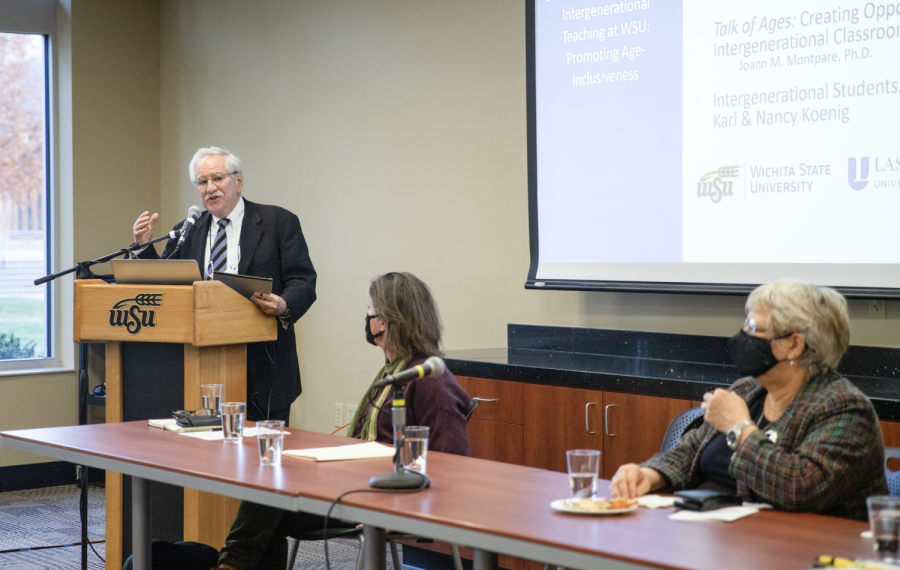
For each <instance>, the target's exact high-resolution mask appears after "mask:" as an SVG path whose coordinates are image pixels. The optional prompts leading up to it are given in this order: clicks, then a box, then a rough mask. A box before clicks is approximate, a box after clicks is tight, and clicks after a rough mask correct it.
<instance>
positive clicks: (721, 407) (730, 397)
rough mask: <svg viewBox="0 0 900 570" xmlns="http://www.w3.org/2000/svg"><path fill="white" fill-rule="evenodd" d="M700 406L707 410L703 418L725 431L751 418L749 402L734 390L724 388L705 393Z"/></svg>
mask: <svg viewBox="0 0 900 570" xmlns="http://www.w3.org/2000/svg"><path fill="white" fill-rule="evenodd" d="M700 407H701V408H703V411H704V412H706V415H705V416H704V417H703V419H705V420H706V422H707V423H709V424H710V425H711V426H713V427H714V428H716V429H717V430H719V431H721V432H723V433H724V432H726V431H728V430H729V429H731V428H732V427H733V426H734V425H735V424H737V423H738V422H741V421H743V420H749V419H750V410H749V409H748V408H747V403H746V402H744V400H743V399H741V397H740V396H738V395H737V394H735V393H734V392H729V391H728V390H723V389H722V388H716V390H715V391H714V392H707V393H706V394H703V403H702V404H700Z"/></svg>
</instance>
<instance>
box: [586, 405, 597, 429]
mask: <svg viewBox="0 0 900 570" xmlns="http://www.w3.org/2000/svg"><path fill="white" fill-rule="evenodd" d="M596 403H597V402H588V403H587V404H585V405H584V431H586V432H588V433H590V434H593V433H594V432H592V431H591V416H590V414H589V413H588V410H590V409H591V406H593V405H594V404H596Z"/></svg>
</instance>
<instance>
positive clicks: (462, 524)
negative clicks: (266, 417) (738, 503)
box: [0, 422, 872, 570]
mask: <svg viewBox="0 0 900 570" xmlns="http://www.w3.org/2000/svg"><path fill="white" fill-rule="evenodd" d="M289 433H290V435H288V436H286V437H285V448H286V449H301V448H312V447H324V446H332V445H344V444H350V443H354V440H350V439H347V438H344V437H337V436H330V435H325V434H319V433H313V432H307V431H300V430H294V429H291V430H289ZM255 439H256V438H244V442H243V444H240V445H230V444H225V443H222V442H210V441H203V440H200V439H195V438H191V437H183V436H180V435H177V434H175V433H172V432H166V431H162V430H159V429H155V428H150V427H148V426H147V424H146V422H126V423H115V424H99V425H86V426H72V427H58V428H45V429H31V430H18V431H7V432H0V445H2V447H7V448H10V449H16V450H20V451H26V452H30V453H35V454H37V455H42V456H46V457H52V458H54V459H57V460H61V461H69V462H72V463H78V464H81V465H87V466H90V467H97V468H101V469H107V470H111V471H117V472H120V473H124V474H126V475H131V476H132V477H133V479H132V481H133V492H134V497H135V498H134V500H135V508H134V517H135V522H134V525H133V533H134V539H133V544H134V545H135V568H136V570H142V569H141V567H140V566H143V565H144V564H145V563H146V561H147V560H149V542H150V541H149V538H150V537H149V536H148V534H149V531H148V530H147V529H148V525H147V524H146V523H147V518H148V515H149V513H147V512H146V509H145V508H143V507H142V505H143V503H142V502H141V501H142V498H143V496H144V494H145V491H146V487H147V481H148V480H151V481H161V482H164V483H169V484H173V485H180V486H184V487H191V488H195V489H202V490H204V491H209V492H212V493H218V494H222V495H227V496H231V497H235V498H239V499H243V500H248V501H253V502H257V503H262V504H266V505H271V506H274V507H279V508H283V509H289V510H295V511H298V510H299V511H307V512H311V513H317V514H325V512H326V511H327V510H328V507H329V505H330V503H331V501H333V500H334V499H335V498H336V497H337V496H338V495H340V494H341V493H343V492H345V491H349V490H351V489H368V488H369V487H368V480H369V477H370V476H372V475H375V474H379V473H384V472H388V471H390V470H391V467H392V465H391V461H390V459H388V458H381V459H365V460H356V461H340V462H328V463H314V462H307V461H302V460H297V459H291V458H288V457H285V458H284V460H283V464H282V466H281V467H274V468H273V467H262V466H260V465H259V458H258V452H257V444H256V440H255ZM428 475H429V477H430V478H431V482H432V486H431V488H430V489H427V490H425V491H422V492H419V493H413V494H375V493H359V494H352V495H349V496H347V497H345V498H344V499H342V500H341V503H340V505H339V506H337V507H335V509H334V511H333V512H332V516H334V517H338V518H342V519H345V520H353V521H359V522H361V523H364V524H365V525H366V526H365V533H366V535H367V538H368V539H369V540H367V541H366V545H367V547H366V553H365V554H366V555H367V556H366V564H367V567H368V568H373V569H382V570H383V568H384V565H385V556H384V548H383V544H384V538H383V532H384V530H383V529H385V528H390V529H394V530H398V531H403V532H409V533H412V534H416V535H419V536H423V537H428V538H434V539H438V540H444V541H447V542H452V543H456V544H460V545H466V546H471V547H473V548H475V549H476V556H475V565H476V568H479V567H480V568H490V567H492V566H494V565H496V560H497V556H496V555H497V554H507V555H511V556H516V557H518V558H525V559H529V560H538V561H541V562H548V563H550V564H552V565H558V566H562V567H565V568H569V569H583V570H594V569H609V570H630V569H637V568H667V569H690V570H720V569H721V568H726V567H727V568H729V569H731V570H742V569H748V570H749V569H758V568H785V569H789V570H798V569H804V568H808V567H809V566H810V565H811V563H812V562H813V561H814V559H815V558H816V557H817V556H819V555H821V554H831V555H835V556H842V557H846V558H851V559H852V558H866V557H871V553H872V541H871V539H862V538H860V532H862V531H863V530H866V529H867V526H868V525H866V524H864V523H860V522H853V521H847V520H842V519H836V518H831V517H823V516H819V515H809V514H794V513H784V512H765V511H764V512H761V513H759V514H756V515H753V516H750V517H747V518H744V519H741V520H738V521H735V522H733V523H727V524H726V523H689V522H676V521H670V520H668V519H667V518H666V517H667V515H669V514H670V513H671V512H672V509H657V510H648V509H638V511H637V512H636V513H634V514H630V515H626V516H612V517H586V516H577V515H566V514H561V513H557V512H554V511H553V510H551V509H550V506H549V505H550V502H551V501H553V500H555V499H558V498H560V497H564V496H566V495H567V493H568V477H567V476H566V475H565V474H563V473H556V472H551V471H544V470H541V469H534V468H530V467H523V466H517V465H510V464H506V463H497V462H493V461H486V460H481V459H473V458H469V457H459V456H454V455H449V454H444V453H437V452H431V453H429V454H428ZM139 565H140V566H139ZM145 568H149V566H145Z"/></svg>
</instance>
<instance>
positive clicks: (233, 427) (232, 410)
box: [219, 402, 245, 443]
mask: <svg viewBox="0 0 900 570" xmlns="http://www.w3.org/2000/svg"><path fill="white" fill-rule="evenodd" d="M244 409H245V404H244V402H222V404H221V405H220V406H219V413H220V415H221V416H222V433H223V435H224V438H225V443H241V438H243V437H244Z"/></svg>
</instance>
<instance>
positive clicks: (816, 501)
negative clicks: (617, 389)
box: [641, 372, 888, 520]
mask: <svg viewBox="0 0 900 570" xmlns="http://www.w3.org/2000/svg"><path fill="white" fill-rule="evenodd" d="M731 389H732V391H733V392H734V393H735V394H737V395H738V396H740V397H741V398H743V399H744V401H745V402H748V403H749V402H752V401H753V400H754V399H755V398H756V397H758V396H759V395H760V394H761V392H762V390H763V388H762V387H761V386H760V385H759V384H757V383H756V381H755V380H754V379H753V378H751V377H747V378H742V379H740V380H738V381H737V382H735V383H734V384H733V385H732V388H731ZM770 431H774V432H775V433H776V434H777V437H776V438H775V439H776V441H775V442H774V443H773V442H772V441H771V439H770V437H771V436H769V435H768V434H769V432H770ZM718 434H719V432H718V431H717V430H716V429H715V428H714V427H712V426H711V425H709V424H708V423H704V424H703V425H702V426H700V427H699V428H697V429H695V430H693V431H692V432H689V433H688V434H686V435H685V436H684V437H683V438H681V441H679V442H678V444H677V445H676V446H675V448H674V449H672V450H671V451H669V452H667V453H658V454H656V455H654V456H653V457H652V458H651V459H650V460H649V461H647V462H645V463H643V464H642V465H641V467H651V468H653V469H655V470H657V471H659V472H660V473H662V474H663V475H665V477H666V478H668V480H669V483H670V486H669V487H668V488H667V489H663V491H664V492H665V491H672V490H679V489H692V488H694V487H696V486H697V485H699V484H700V481H699V474H700V455H701V454H702V453H703V449H704V448H705V447H706V446H707V445H709V443H710V441H712V439H713V438H714V437H715V436H716V435H718ZM728 471H729V473H730V474H731V476H732V477H734V478H735V479H736V480H737V492H738V494H739V495H740V496H741V497H743V498H744V499H745V500H749V501H755V502H764V503H769V504H770V505H772V506H774V507H775V508H776V509H783V510H785V511H801V512H810V513H819V514H824V515H831V516H838V517H843V518H850V519H856V520H866V517H867V513H866V497H868V496H870V495H886V494H887V492H888V489H887V483H886V482H885V478H884V442H883V441H882V438H881V426H880V425H879V423H878V417H877V416H876V415H875V409H874V408H873V407H872V403H871V402H869V399H868V398H866V396H865V395H863V393H862V392H860V391H859V390H858V389H857V388H856V387H855V386H853V384H851V383H850V382H849V381H848V380H847V379H846V378H843V377H841V376H840V375H838V374H837V373H835V372H830V373H827V374H820V375H817V376H813V377H812V378H810V379H809V380H808V381H807V382H806V383H805V384H804V385H803V387H802V388H801V389H800V391H799V392H798V393H797V395H796V396H794V400H793V401H792V402H791V403H790V405H788V407H787V409H786V410H785V411H784V412H783V413H782V414H781V416H780V417H779V418H778V419H777V420H775V421H774V422H772V423H771V424H770V425H768V426H766V428H765V429H764V430H757V431H754V432H753V433H751V434H750V435H749V436H748V437H747V439H746V440H744V443H742V444H741V445H740V446H739V447H738V448H737V450H736V451H735V452H734V455H732V457H731V464H730V466H729V469H728Z"/></svg>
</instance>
